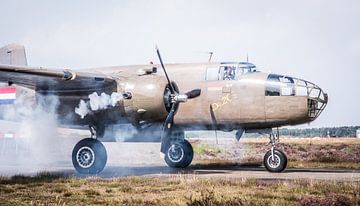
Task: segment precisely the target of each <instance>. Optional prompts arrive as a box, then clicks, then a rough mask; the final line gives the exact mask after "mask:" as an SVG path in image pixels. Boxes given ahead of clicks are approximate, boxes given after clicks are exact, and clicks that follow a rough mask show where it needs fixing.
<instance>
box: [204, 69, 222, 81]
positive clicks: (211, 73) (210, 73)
mask: <svg viewBox="0 0 360 206" xmlns="http://www.w3.org/2000/svg"><path fill="white" fill-rule="evenodd" d="M206 80H209V81H211V80H219V67H209V68H207V70H206Z"/></svg>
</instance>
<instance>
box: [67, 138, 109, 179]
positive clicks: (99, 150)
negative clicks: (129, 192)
mask: <svg viewBox="0 0 360 206" xmlns="http://www.w3.org/2000/svg"><path fill="white" fill-rule="evenodd" d="M106 161H107V154H106V149H105V147H104V145H103V144H102V143H101V142H100V141H99V140H97V139H93V138H86V139H83V140H81V141H80V142H78V143H77V144H76V145H75V147H74V149H73V152H72V162H73V165H74V167H75V169H76V171H77V172H78V173H80V174H97V173H99V172H101V171H102V170H103V169H104V167H105V165H106Z"/></svg>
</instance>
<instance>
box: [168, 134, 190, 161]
mask: <svg viewBox="0 0 360 206" xmlns="http://www.w3.org/2000/svg"><path fill="white" fill-rule="evenodd" d="M162 144H165V145H166V146H164V147H163V146H162V152H163V153H164V154H165V157H164V159H165V162H166V164H167V165H168V166H169V167H173V168H185V167H187V166H189V165H190V164H191V162H192V160H193V157H194V151H193V148H192V146H191V144H190V143H189V142H188V141H187V140H186V139H184V131H176V132H172V134H171V140H170V141H169V142H168V143H167V142H166V141H163V142H162Z"/></svg>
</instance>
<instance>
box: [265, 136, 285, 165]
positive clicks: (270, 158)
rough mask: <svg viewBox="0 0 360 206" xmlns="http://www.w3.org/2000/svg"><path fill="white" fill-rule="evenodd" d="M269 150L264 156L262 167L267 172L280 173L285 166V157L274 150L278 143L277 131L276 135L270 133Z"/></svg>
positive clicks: (282, 153) (279, 151) (280, 152)
mask: <svg viewBox="0 0 360 206" xmlns="http://www.w3.org/2000/svg"><path fill="white" fill-rule="evenodd" d="M269 138H270V142H269V144H271V149H270V150H269V151H267V152H266V154H265V156H264V160H263V162H264V166H265V168H266V170H267V171H269V172H282V171H284V170H285V169H286V166H287V161H288V160H287V157H286V155H285V153H284V152H282V151H281V150H278V149H276V144H277V143H278V142H279V131H277V134H276V135H275V134H274V133H270V137H269Z"/></svg>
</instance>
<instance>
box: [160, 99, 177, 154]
mask: <svg viewBox="0 0 360 206" xmlns="http://www.w3.org/2000/svg"><path fill="white" fill-rule="evenodd" d="M175 108H176V103H173V104H172V106H171V109H170V112H169V114H168V115H167V117H166V120H165V122H164V125H163V128H162V133H161V142H162V144H161V152H165V150H166V147H167V145H168V143H169V141H170V138H167V137H168V136H169V133H170V131H171V127H172V125H173V122H174V116H175Z"/></svg>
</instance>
